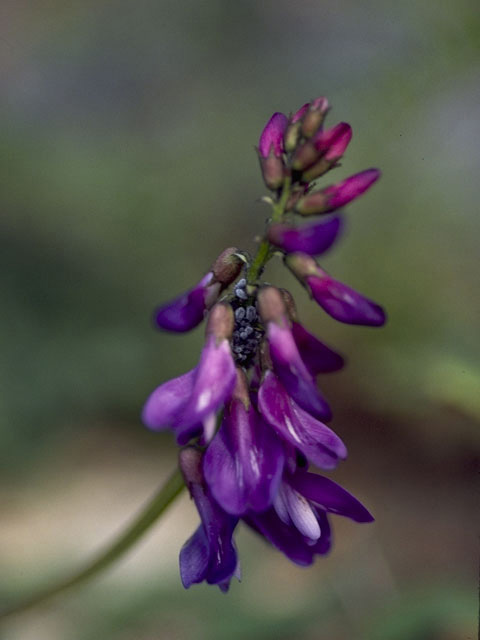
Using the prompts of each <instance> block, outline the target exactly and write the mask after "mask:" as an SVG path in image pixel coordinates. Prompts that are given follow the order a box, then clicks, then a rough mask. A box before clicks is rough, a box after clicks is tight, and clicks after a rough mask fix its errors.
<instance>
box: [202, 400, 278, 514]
mask: <svg viewBox="0 0 480 640" xmlns="http://www.w3.org/2000/svg"><path fill="white" fill-rule="evenodd" d="M283 465H284V453H283V449H282V445H281V443H280V441H279V440H278V438H277V437H276V435H275V433H274V432H273V430H272V429H271V428H270V427H268V426H267V425H265V424H264V423H263V422H262V420H261V419H260V417H259V416H258V415H257V414H256V411H255V409H254V408H253V406H250V408H249V409H248V410H247V409H246V408H245V406H244V405H243V403H242V402H241V401H238V400H233V401H232V403H231V406H230V408H229V410H228V411H226V413H225V417H224V420H223V423H222V426H221V428H220V430H219V431H218V433H217V435H216V436H215V438H214V439H213V441H212V442H211V444H210V446H209V447H208V449H207V451H206V452H205V456H204V464H203V470H204V474H205V479H206V481H207V483H208V485H209V487H210V490H211V491H212V494H213V496H214V498H215V500H216V501H217V502H218V503H219V504H220V506H221V507H222V508H223V509H224V510H225V511H227V513H232V514H242V513H245V511H247V509H252V510H253V511H265V509H267V508H268V507H269V506H270V505H271V504H272V500H273V496H274V495H275V493H276V491H277V489H278V486H279V483H280V479H281V474H282V471H283Z"/></svg>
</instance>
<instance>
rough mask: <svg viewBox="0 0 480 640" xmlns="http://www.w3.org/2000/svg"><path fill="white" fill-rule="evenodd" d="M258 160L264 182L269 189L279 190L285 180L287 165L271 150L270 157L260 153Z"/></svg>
mask: <svg viewBox="0 0 480 640" xmlns="http://www.w3.org/2000/svg"><path fill="white" fill-rule="evenodd" d="M258 158H259V160H260V168H261V170H262V176H263V180H264V182H265V184H266V185H267V187H268V188H269V189H272V190H276V189H279V188H280V187H281V186H282V184H283V181H284V178H285V165H284V164H283V160H282V158H281V156H277V155H275V154H274V152H273V150H272V149H271V150H270V153H269V154H268V156H266V157H264V156H262V154H261V153H259V154H258Z"/></svg>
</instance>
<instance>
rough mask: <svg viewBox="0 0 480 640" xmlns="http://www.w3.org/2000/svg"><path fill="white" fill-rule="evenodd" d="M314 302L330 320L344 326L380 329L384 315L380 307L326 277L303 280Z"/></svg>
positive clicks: (309, 277)
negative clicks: (344, 324) (364, 326)
mask: <svg viewBox="0 0 480 640" xmlns="http://www.w3.org/2000/svg"><path fill="white" fill-rule="evenodd" d="M305 280H306V283H307V285H308V286H309V288H310V290H311V292H312V296H313V298H314V299H315V301H316V302H317V303H318V304H319V305H320V306H321V307H322V309H324V310H325V311H326V312H327V313H328V314H329V315H331V316H332V318H335V320H338V321H339V322H345V323H346V324H360V325H366V326H371V327H380V326H382V325H383V324H385V321H386V314H385V311H384V310H383V309H382V307H381V306H380V305H378V304H377V303H376V302H373V301H372V300H369V299H368V298H365V296H362V295H361V294H360V293H358V292H357V291H355V290H354V289H352V288H350V287H348V286H347V285H345V284H343V283H342V282H339V281H338V280H335V279H334V278H331V277H330V276H328V275H326V274H325V276H323V277H317V276H307V277H306V278H305Z"/></svg>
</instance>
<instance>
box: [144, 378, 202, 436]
mask: <svg viewBox="0 0 480 640" xmlns="http://www.w3.org/2000/svg"><path fill="white" fill-rule="evenodd" d="M195 374H196V369H192V370H191V371H189V372H188V373H184V374H183V375H182V376H179V377H178V378H174V379H173V380H169V381H168V382H164V383H163V384H162V385H160V386H159V387H157V388H156V389H155V391H153V392H152V393H151V394H150V396H149V398H148V399H147V402H146V403H145V406H144V407H143V412H142V421H143V423H144V424H145V425H146V426H147V427H148V428H149V429H153V430H155V431H159V430H162V429H165V428H167V427H169V426H170V425H171V424H172V422H173V419H174V417H175V415H176V414H177V413H178V412H179V411H180V410H181V408H182V407H183V406H184V405H185V404H186V402H187V400H188V398H189V397H190V396H191V393H192V390H193V384H194V379H195Z"/></svg>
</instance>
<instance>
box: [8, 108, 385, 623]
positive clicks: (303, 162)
mask: <svg viewBox="0 0 480 640" xmlns="http://www.w3.org/2000/svg"><path fill="white" fill-rule="evenodd" d="M329 108H330V107H329V104H328V101H327V99H326V98H323V97H321V98H317V99H315V100H313V101H311V102H309V103H306V104H304V105H303V106H302V107H301V108H300V109H299V110H298V111H296V112H295V113H294V114H293V115H291V116H290V117H287V116H286V115H284V114H282V113H275V114H274V115H273V116H272V117H271V118H270V120H269V121H268V122H267V124H266V125H265V127H264V129H263V131H262V132H261V135H260V139H259V142H258V148H257V153H258V159H259V162H260V168H261V172H262V176H263V180H264V182H265V185H266V187H267V188H268V189H269V191H270V195H269V196H265V197H264V198H263V200H264V201H265V202H267V203H268V205H269V206H270V207H271V212H270V216H269V218H268V220H267V225H266V229H265V233H264V236H263V238H262V239H261V241H260V243H259V245H258V248H257V251H256V254H255V255H254V256H253V257H251V256H250V255H249V254H248V253H247V252H246V251H244V250H242V249H241V248H238V247H229V248H227V249H225V250H224V251H222V252H221V253H220V255H219V256H218V257H217V258H216V259H215V261H214V262H213V264H212V267H211V268H210V269H209V270H208V271H207V272H206V273H204V274H199V278H200V279H199V281H198V283H197V284H195V285H194V286H193V287H192V288H191V289H190V290H189V291H187V292H186V293H184V294H182V295H180V296H179V297H178V298H176V299H174V300H173V301H171V302H169V303H167V304H162V305H161V306H159V307H158V308H157V309H156V310H155V312H154V323H155V325H156V327H157V328H159V329H161V330H166V331H173V332H185V331H189V330H191V329H193V328H194V327H196V326H197V325H199V324H200V323H201V322H203V321H205V343H204V346H203V349H202V352H201V354H200V357H199V360H198V363H197V364H196V366H194V367H193V368H192V369H191V370H190V371H187V372H186V373H184V374H183V375H181V376H179V377H177V378H174V379H172V380H169V381H166V382H163V383H162V384H161V385H160V386H159V387H157V388H156V389H154V390H153V391H152V393H151V394H150V396H149V397H148V399H147V401H146V403H145V405H144V407H143V411H142V420H143V422H144V424H145V425H146V426H147V427H148V428H150V429H152V430H154V431H163V430H165V429H170V430H171V431H172V432H173V434H174V435H175V438H176V441H177V443H178V445H179V446H180V447H181V449H180V452H179V469H178V470H177V471H176V472H175V473H174V474H173V475H172V477H171V478H170V479H169V480H168V481H167V483H166V484H165V485H164V486H163V487H162V488H161V489H160V490H159V492H158V493H157V495H156V496H154V498H153V499H152V501H151V502H150V503H149V504H148V505H147V507H146V508H145V509H144V510H143V511H142V512H141V513H140V515H139V516H138V517H137V518H136V519H135V520H134V521H133V522H132V524H131V526H130V527H129V528H128V529H127V531H125V532H124V533H123V534H122V535H121V536H120V537H119V538H118V540H117V541H116V542H115V543H114V544H113V545H112V546H111V547H109V548H108V549H107V550H106V551H105V552H104V553H103V554H100V556H99V557H98V558H97V559H95V560H94V561H93V562H91V563H90V564H89V565H87V566H86V567H85V568H84V569H83V570H82V571H80V572H78V573H76V574H74V575H73V576H72V577H71V578H68V579H67V580H65V581H63V582H60V583H59V584H57V585H54V586H53V587H50V588H49V589H47V590H45V591H42V592H40V593H39V594H37V595H36V596H33V597H32V598H31V599H30V600H28V601H25V602H23V603H21V604H20V605H18V606H16V607H12V608H11V609H9V610H8V611H6V612H5V613H4V615H7V614H9V613H12V612H15V611H19V610H22V609H25V608H26V607H28V606H32V605H34V604H37V603H38V602H40V601H42V600H45V599H46V598H47V597H51V596H53V595H55V594H57V593H59V592H60V591H63V590H64V589H66V588H67V587H72V586H74V585H77V584H79V583H80V582H82V581H84V580H85V579H87V578H90V577H91V576H93V575H95V574H96V573H98V572H99V571H100V570H102V569H104V568H105V567H107V566H108V565H110V564H111V563H112V562H114V561H115V560H116V559H117V558H118V557H119V556H120V554H121V553H123V552H125V551H126V550H127V549H128V548H129V547H130V546H132V544H134V542H135V541H136V540H137V539H138V538H139V537H140V536H141V535H142V534H143V533H144V532H145V531H146V530H147V529H148V528H149V527H150V526H151V525H152V524H153V522H155V521H156V520H157V519H158V517H159V516H160V515H161V514H162V513H163V511H164V510H165V508H166V507H167V506H168V504H170V502H171V501H172V500H173V499H174V498H175V497H176V496H177V495H178V494H179V492H180V491H181V489H182V487H183V486H184V485H186V486H187V488H188V491H189V492H190V495H191V497H192V499H193V501H194V504H195V506H196V508H197V510H198V514H199V517H200V524H199V526H198V528H197V529H196V531H195V532H194V533H193V535H192V536H191V537H190V538H189V539H188V540H187V541H186V542H185V543H184V545H183V547H182V548H181V551H180V576H181V580H182V582H183V585H184V586H185V587H187V588H188V587H190V586H191V585H192V584H195V583H199V582H203V581H206V582H207V583H209V584H214V585H218V587H219V588H220V589H221V590H222V591H227V590H228V588H229V585H230V581H231V579H232V578H233V577H237V578H239V577H240V563H239V559H238V553H237V549H236V545H235V540H234V532H235V530H236V527H237V526H238V524H239V523H244V524H245V525H247V526H248V527H250V528H252V529H253V530H254V531H255V532H257V533H258V534H259V535H260V536H261V537H263V538H264V539H265V540H266V541H267V543H268V544H271V545H273V546H274V547H276V548H277V549H278V550H279V551H281V552H282V553H283V554H285V556H286V557H287V558H289V559H290V560H291V561H293V562H295V563H296V564H299V565H303V566H306V565H310V564H311V563H312V562H313V561H314V559H315V557H316V556H317V555H320V556H321V555H324V554H326V553H327V552H328V551H329V550H330V548H331V544H332V541H331V529H330V523H329V518H330V516H331V514H335V515H340V516H345V517H347V518H350V519H352V520H354V521H356V522H370V521H372V520H373V518H372V516H371V514H370V513H369V511H368V510H367V509H366V508H365V507H364V506H363V505H362V504H361V503H360V502H359V501H358V500H357V499H356V498H354V497H353V495H351V494H350V493H349V492H348V491H347V490H346V489H343V488H342V487H340V486H339V485H338V484H336V483H335V482H334V481H333V480H331V479H329V478H326V477H325V476H323V475H321V474H319V473H317V471H322V470H333V469H335V467H336V466H337V465H338V464H339V462H340V461H342V460H344V459H345V458H346V456H347V449H346V446H345V444H344V442H343V441H342V440H341V439H340V437H339V436H338V435H337V434H336V433H335V432H334V431H333V430H332V429H331V428H330V427H329V426H327V425H326V424H325V423H326V422H329V421H330V420H331V418H332V413H331V410H330V406H329V404H328V402H327V400H326V399H325V398H324V396H323V395H322V393H321V391H320V389H319V387H318V385H317V379H316V378H317V376H318V374H326V373H330V372H333V371H337V370H339V369H341V368H342V367H343V365H344V359H343V357H342V356H341V355H340V354H339V353H337V352H336V351H335V350H334V349H332V348H331V347H330V346H328V345H326V344H324V343H323V342H322V341H321V340H320V339H319V338H317V337H316V336H315V335H313V334H312V333H311V332H310V331H309V330H308V329H306V328H305V327H304V326H303V325H302V324H301V322H300V319H299V317H298V313H297V310H296V306H295V302H294V299H293V297H292V295H291V293H290V292H288V291H287V290H285V289H283V288H281V287H276V286H273V285H272V284H269V283H268V284H267V282H266V281H264V280H263V273H264V270H265V267H266V265H267V263H268V262H269V260H270V259H271V258H273V257H274V256H279V257H281V258H282V259H283V261H284V264H285V266H286V267H287V268H288V269H289V270H290V271H291V273H293V275H294V276H295V277H296V278H297V279H298V280H299V282H300V283H301V284H302V286H303V287H304V288H305V290H306V292H307V294H308V295H309V296H310V297H311V298H312V299H313V300H314V301H315V302H316V303H317V304H318V305H319V307H321V309H323V311H325V312H326V313H327V314H329V315H330V316H331V317H333V318H334V319H336V320H338V321H339V322H342V323H347V324H352V325H364V326H370V327H378V326H381V325H383V324H384V323H385V320H386V316H385V312H384V310H383V309H382V307H381V306H379V305H378V304H376V303H375V302H373V301H372V300H370V299H369V298H367V297H366V296H365V295H363V294H362V293H359V292H358V291H355V290H354V289H352V288H351V287H350V286H349V285H347V284H344V283H342V282H340V281H338V280H336V279H335V278H334V277H333V276H331V275H330V274H328V273H327V272H326V271H325V270H323V269H322V267H321V266H320V265H319V264H318V262H317V259H316V258H317V257H318V256H321V255H322V254H323V253H325V252H326V251H327V250H328V249H330V247H331V246H332V245H333V244H334V243H335V241H336V240H337V239H338V237H339V235H340V234H341V231H342V217H341V216H340V215H339V214H338V210H339V209H340V208H341V207H343V206H345V205H346V204H348V203H350V202H351V201H353V200H354V199H356V198H357V197H359V196H360V195H362V194H363V193H365V192H366V191H367V190H368V189H369V188H370V187H371V186H372V185H373V184H374V183H375V182H376V180H377V179H378V178H379V177H380V172H379V171H378V169H367V170H365V171H362V172H360V173H357V174H355V175H352V176H350V177H349V178H347V179H346V180H343V181H340V182H334V183H333V184H328V183H327V184H326V185H325V186H322V185H321V184H319V183H318V182H317V181H318V180H319V179H320V178H322V179H323V178H324V177H325V176H326V175H327V174H328V173H329V172H330V171H332V170H334V169H335V168H336V167H337V166H338V165H339V162H340V160H341V158H342V156H343V154H344V153H345V151H346V149H347V147H348V144H349V143H350V140H351V137H352V130H351V127H350V125H348V124H347V123H344V122H341V123H339V124H337V125H335V126H333V127H331V128H325V127H324V120H325V117H326V115H327V113H328V111H329ZM304 218H309V220H304Z"/></svg>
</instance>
